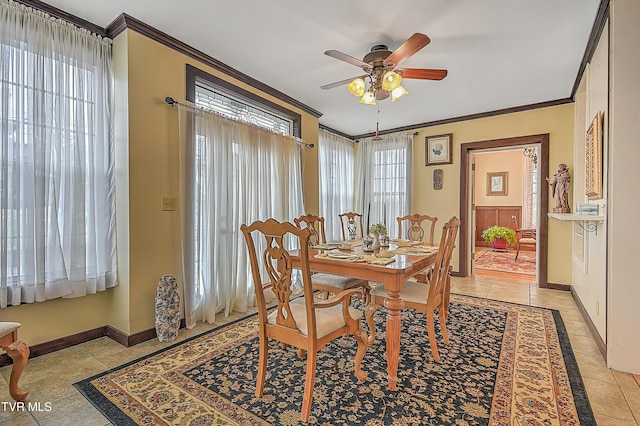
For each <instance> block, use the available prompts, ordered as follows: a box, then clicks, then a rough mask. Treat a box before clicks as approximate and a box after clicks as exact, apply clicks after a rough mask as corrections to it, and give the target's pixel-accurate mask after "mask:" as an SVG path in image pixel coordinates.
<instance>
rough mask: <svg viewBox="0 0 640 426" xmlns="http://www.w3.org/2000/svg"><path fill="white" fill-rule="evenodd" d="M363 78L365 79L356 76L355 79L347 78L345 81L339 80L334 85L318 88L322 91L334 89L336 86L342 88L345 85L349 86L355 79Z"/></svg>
mask: <svg viewBox="0 0 640 426" xmlns="http://www.w3.org/2000/svg"><path fill="white" fill-rule="evenodd" d="M364 77H365V76H364V75H357V76H355V77H351V78H347V79H346V80H340V81H336V82H335V83H329V84H325V85H324V86H320V88H321V89H324V90H327V89H333V88H334V87H338V86H343V85H345V84H349V83H351V82H352V81H353V80H355V79H356V78H364Z"/></svg>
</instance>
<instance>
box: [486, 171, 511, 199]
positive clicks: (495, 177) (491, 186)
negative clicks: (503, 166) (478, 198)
mask: <svg viewBox="0 0 640 426" xmlns="http://www.w3.org/2000/svg"><path fill="white" fill-rule="evenodd" d="M508 179H509V172H488V173H487V195H507V193H508V188H509V181H508Z"/></svg>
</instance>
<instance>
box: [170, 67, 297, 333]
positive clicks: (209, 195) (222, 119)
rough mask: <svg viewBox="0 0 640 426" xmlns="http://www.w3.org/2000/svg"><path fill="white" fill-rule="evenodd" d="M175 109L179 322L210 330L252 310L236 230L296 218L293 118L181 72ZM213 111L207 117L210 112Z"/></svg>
mask: <svg viewBox="0 0 640 426" xmlns="http://www.w3.org/2000/svg"><path fill="white" fill-rule="evenodd" d="M186 89H187V100H188V101H191V102H193V103H194V104H196V105H197V106H201V107H204V108H199V107H196V108H193V107H192V106H190V105H184V104H179V106H178V110H179V114H180V118H179V123H180V132H179V134H180V136H181V141H180V144H181V149H182V150H184V151H183V152H185V161H184V162H183V163H181V166H184V168H183V169H181V175H182V177H183V179H184V183H185V187H184V188H183V189H184V191H185V192H184V193H182V195H181V198H182V199H185V200H193V202H190V203H186V205H185V223H184V226H185V227H184V244H183V250H184V252H183V258H184V259H185V260H184V265H185V267H184V269H185V279H184V293H185V320H186V324H187V327H189V328H191V327H193V326H194V325H195V322H196V321H198V320H204V321H207V322H210V323H212V322H213V321H214V320H215V316H216V313H218V312H221V311H224V313H225V315H228V314H229V313H230V312H231V311H233V310H237V311H240V312H245V311H246V309H247V307H248V306H253V305H254V304H255V300H254V298H255V293H254V291H253V280H252V278H251V275H250V273H251V271H250V268H249V265H248V263H247V262H248V257H247V248H246V245H245V242H244V238H243V235H242V232H241V231H240V227H241V225H242V224H250V223H252V222H254V221H256V220H266V219H268V218H275V219H276V220H279V221H293V218H294V217H296V216H299V215H301V214H302V213H303V212H304V210H303V203H302V185H301V183H302V176H301V170H302V168H301V155H300V150H301V145H300V144H299V143H298V141H297V140H296V139H295V138H294V137H291V136H289V134H290V133H293V134H294V135H296V132H297V133H299V128H300V116H299V115H296V114H295V113H293V112H291V111H288V110H287V109H285V108H282V107H280V106H277V105H274V104H271V103H269V102H268V101H266V100H264V99H260V98H259V97H257V96H255V95H253V94H251V93H248V92H246V91H243V90H240V89H239V88H237V87H234V86H232V85H230V84H229V83H227V82H225V81H223V80H221V79H218V78H216V77H214V76H211V75H209V74H207V73H205V72H203V71H201V70H198V69H196V68H194V67H191V66H187V88H186ZM212 110H213V111H212Z"/></svg>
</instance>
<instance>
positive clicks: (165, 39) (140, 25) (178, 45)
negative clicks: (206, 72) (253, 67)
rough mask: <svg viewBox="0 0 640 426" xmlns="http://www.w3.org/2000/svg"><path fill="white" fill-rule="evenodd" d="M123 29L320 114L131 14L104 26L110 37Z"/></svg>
mask: <svg viewBox="0 0 640 426" xmlns="http://www.w3.org/2000/svg"><path fill="white" fill-rule="evenodd" d="M125 29H130V30H134V31H136V32H137V33H140V34H142V35H144V36H146V37H148V38H150V39H152V40H154V41H157V42H158V43H160V44H163V45H165V46H167V47H169V48H171V49H174V50H177V51H178V52H180V53H182V54H184V55H186V56H189V57H190V58H193V59H195V60H197V61H199V62H202V63H204V64H205V65H208V66H210V67H212V68H214V69H216V70H218V71H220V72H223V73H225V74H226V75H228V76H230V77H233V78H235V79H236V80H239V81H241V82H243V83H246V84H248V85H249V86H251V87H253V88H255V89H258V90H260V91H261V92H263V93H266V94H268V95H271V96H273V97H274V98H276V99H279V100H281V101H282V102H286V103H287V104H289V105H292V106H294V107H296V108H299V109H301V110H302V111H304V112H306V113H308V114H310V115H312V116H314V117H316V118H318V117H320V116H321V115H322V113H321V112H320V111H317V110H315V109H313V108H311V107H310V106H308V105H305V104H303V103H302V102H300V101H298V100H296V99H294V98H292V97H290V96H288V95H285V94H284V93H282V92H280V91H278V90H276V89H274V88H273V87H271V86H268V85H266V84H264V83H262V82H260V81H258V80H256V79H255V78H252V77H249V76H248V75H246V74H244V73H241V72H240V71H238V70H237V69H235V68H232V67H230V66H228V65H226V64H224V63H222V62H220V61H218V60H217V59H214V58H212V57H211V56H209V55H207V54H205V53H203V52H201V51H199V50H197V49H194V48H193V47H191V46H189V45H188V44H186V43H183V42H181V41H180V40H178V39H176V38H174V37H171V36H170V35H168V34H166V33H163V32H162V31H160V30H157V29H155V28H153V27H151V26H149V25H147V24H145V23H144V22H142V21H140V20H138V19H136V18H133V17H132V16H129V15H127V14H126V13H123V14H122V15H120V16H118V17H117V18H116V19H115V20H114V21H113V22H112V23H111V24H109V25H108V26H107V28H106V30H107V34H108V36H109V37H110V38H114V37H116V36H117V35H118V34H120V33H121V32H123V31H124V30H125Z"/></svg>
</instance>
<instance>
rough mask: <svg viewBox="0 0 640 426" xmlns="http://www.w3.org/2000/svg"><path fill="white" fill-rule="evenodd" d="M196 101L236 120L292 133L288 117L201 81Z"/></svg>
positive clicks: (287, 133) (288, 133)
mask: <svg viewBox="0 0 640 426" xmlns="http://www.w3.org/2000/svg"><path fill="white" fill-rule="evenodd" d="M195 89H196V91H195V95H196V97H195V103H196V105H198V106H201V107H203V108H207V109H209V110H212V111H215V112H217V113H218V114H221V115H224V116H225V117H229V118H231V119H234V120H239V121H244V122H247V123H252V124H255V125H257V126H260V127H265V128H267V129H270V130H272V131H274V132H277V133H282V134H283V135H291V133H292V131H291V130H292V123H291V120H288V119H287V118H284V117H280V116H277V115H275V114H273V113H271V112H268V111H266V110H264V109H261V108H260V107H259V105H257V104H250V103H247V102H246V101H242V100H239V99H234V98H233V97H230V96H227V95H226V94H223V93H220V92H219V91H216V90H215V89H214V88H210V87H207V86H205V85H203V84H201V83H197V84H196V88H195Z"/></svg>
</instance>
